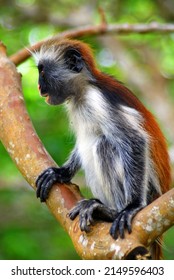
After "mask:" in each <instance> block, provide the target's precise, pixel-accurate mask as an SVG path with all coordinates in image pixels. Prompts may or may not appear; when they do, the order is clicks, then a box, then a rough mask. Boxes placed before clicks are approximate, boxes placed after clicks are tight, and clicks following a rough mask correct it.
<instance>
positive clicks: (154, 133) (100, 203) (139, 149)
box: [36, 39, 170, 239]
mask: <svg viewBox="0 0 174 280" xmlns="http://www.w3.org/2000/svg"><path fill="white" fill-rule="evenodd" d="M36 60H37V66H38V70H39V89H40V93H41V95H42V96H44V97H46V101H47V103H49V104H51V105H59V104H62V103H64V102H65V105H66V107H67V111H68V114H69V118H70V120H71V122H72V126H73V130H74V132H75V135H76V144H75V147H74V149H73V151H72V153H71V155H70V157H69V159H68V161H67V162H66V163H65V164H64V165H63V166H62V167H61V168H55V167H50V168H48V169H47V170H45V171H44V172H43V173H42V174H41V175H40V176H39V177H38V179H37V181H36V186H37V197H40V200H41V202H44V201H46V199H47V198H48V195H49V191H50V189H51V187H52V185H53V184H54V183H55V182H59V183H63V182H70V180H71V179H72V177H73V176H74V174H75V173H76V172H77V171H78V170H79V169H80V168H82V169H83V170H84V171H85V176H86V181H87V185H88V186H89V187H90V189H91V191H92V193H93V195H94V197H95V198H92V199H88V200H87V199H83V200H81V201H80V202H78V204H77V205H76V206H75V207H74V208H73V209H72V210H71V211H70V213H69V216H70V218H71V219H75V217H76V216H77V215H79V218H80V228H81V230H82V231H86V232H88V231H89V226H90V224H91V223H92V222H93V219H94V217H95V218H97V217H98V218H102V219H104V220H107V221H112V226H111V228H110V234H111V235H112V237H113V238H114V239H117V238H118V236H120V237H121V238H124V230H125V229H127V230H128V232H129V233H130V232H131V221H132V218H133V217H134V216H135V214H136V213H137V212H138V211H139V210H140V209H142V208H143V207H145V206H146V205H147V204H149V203H150V202H152V201H153V200H154V199H155V198H157V197H158V196H160V195H161V194H162V193H164V192H166V191H167V190H168V189H169V185H170V166H169V157H168V153H167V148H166V142H165V139H164V136H163V134H162V133H161V131H160V129H159V127H158V125H157V123H156V121H155V119H154V117H153V116H152V114H151V113H150V112H149V111H148V110H147V109H146V108H145V107H144V106H143V104H142V103H141V102H140V101H139V100H138V99H137V98H136V97H135V96H134V95H133V93H132V92H131V91H130V90H129V89H128V88H126V87H125V86H124V85H123V84H121V83H120V82H118V81H117V80H115V79H114V78H113V77H110V76H109V75H107V74H104V73H102V72H101V71H100V70H99V69H98V68H97V67H96V64H95V61H94V57H93V54H92V52H91V49H90V48H89V47H88V45H86V44H85V43H82V42H79V41H76V40H69V39H63V40H50V41H48V42H46V43H45V44H44V45H43V46H42V47H41V50H40V52H39V53H37V54H36Z"/></svg>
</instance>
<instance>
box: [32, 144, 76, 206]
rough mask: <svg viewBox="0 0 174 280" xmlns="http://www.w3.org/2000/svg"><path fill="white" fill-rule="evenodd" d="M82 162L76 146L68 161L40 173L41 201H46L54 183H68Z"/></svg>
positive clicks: (38, 183)
mask: <svg viewBox="0 0 174 280" xmlns="http://www.w3.org/2000/svg"><path fill="white" fill-rule="evenodd" d="M80 167H81V163H80V158H79V156H78V151H77V149H76V148H74V150H73V151H72V153H71V155H70V157H69V159H68V161H67V162H66V163H65V164H64V165H63V166H62V167H60V168H56V167H50V168H48V169H46V170H45V171H44V172H43V173H41V174H40V175H39V177H38V178H37V180H36V187H37V190H36V195H37V197H40V200H41V202H45V201H46V199H47V198H48V195H49V192H50V190H51V188H52V186H53V184H54V183H56V182H58V183H68V182H70V181H71V179H72V177H73V176H74V175H75V173H76V172H77V171H78V170H79V169H80Z"/></svg>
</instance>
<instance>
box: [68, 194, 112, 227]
mask: <svg viewBox="0 0 174 280" xmlns="http://www.w3.org/2000/svg"><path fill="white" fill-rule="evenodd" d="M77 215H79V220H80V229H81V231H85V232H89V231H90V225H93V224H94V221H95V220H96V219H97V220H99V219H100V220H104V221H107V222H112V221H114V219H115V216H116V211H115V210H114V209H111V208H109V207H106V206H105V205H104V204H103V203H102V202H101V201H100V200H98V199H95V198H92V199H83V200H81V201H79V202H78V203H77V205H76V206H75V207H74V208H73V209H72V210H71V211H70V213H69V217H70V219H71V220H74V219H75V218H76V217H77Z"/></svg>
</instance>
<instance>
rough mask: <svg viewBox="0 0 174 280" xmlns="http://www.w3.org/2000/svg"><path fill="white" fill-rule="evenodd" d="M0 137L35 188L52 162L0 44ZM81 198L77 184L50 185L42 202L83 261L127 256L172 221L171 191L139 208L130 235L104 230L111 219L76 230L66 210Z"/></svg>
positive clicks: (173, 198)
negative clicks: (116, 236)
mask: <svg viewBox="0 0 174 280" xmlns="http://www.w3.org/2000/svg"><path fill="white" fill-rule="evenodd" d="M0 139H1V141H2V143H3V144H4V146H5V148H6V149H7V151H8V153H9V154H10V156H11V158H12V159H13V161H14V162H15V164H16V165H17V167H18V169H19V170H20V171H21V173H22V174H23V176H24V178H25V179H26V180H27V181H28V183H29V184H30V185H31V186H32V187H33V188H34V189H35V181H36V178H37V177H38V175H39V174H40V173H41V172H42V171H43V170H45V169H46V168H48V167H50V166H56V164H55V162H54V161H53V160H52V159H51V157H50V156H49V155H48V153H47V152H46V150H45V148H44V147H43V145H42V143H41V141H40V139H39V138H38V136H37V134H36V132H35V130H34V128H33V126H32V123H31V121H30V118H29V115H28V113H27V111H26V108H25V104H24V99H23V95H22V90H21V75H20V74H19V73H17V72H16V68H15V65H14V64H13V63H12V62H11V61H10V60H9V59H8V58H7V57H6V52H5V47H4V46H3V45H0ZM81 198H82V197H81V195H80V192H79V191H78V187H77V186H75V185H73V184H69V185H66V184H55V186H54V187H53V188H52V190H51V192H50V196H49V199H48V200H47V202H46V204H47V206H48V207H49V209H50V211H51V212H52V213H53V215H54V216H55V217H56V219H57V220H58V221H59V222H60V223H61V225H62V226H63V227H64V228H65V230H66V231H67V233H68V234H69V235H70V237H71V239H72V241H73V243H74V246H75V248H76V250H77V252H78V253H79V255H80V256H81V257H82V258H83V259H125V258H129V257H130V255H131V252H132V251H133V250H134V249H135V248H136V249H137V251H138V248H142V247H143V248H147V247H149V246H150V245H151V244H152V243H153V242H154V240H155V239H156V238H157V237H158V236H160V235H161V234H162V233H163V232H164V231H165V230H167V229H168V228H169V227H171V226H172V225H173V224H174V189H173V190H171V191H170V192H168V193H166V194H164V195H163V196H162V197H160V198H159V199H158V200H156V201H154V202H153V203H152V204H150V205H148V206H147V207H146V208H145V209H143V210H142V211H141V212H139V213H138V214H137V215H136V217H135V218H134V220H133V232H132V234H128V233H126V234H125V239H124V240H122V239H118V240H116V241H115V240H113V239H112V237H111V236H110V234H109V228H110V226H111V224H110V223H105V222H97V223H96V225H95V226H92V227H91V231H90V233H88V234H86V233H84V232H81V230H80V228H79V220H78V218H76V219H75V220H74V221H71V220H70V219H69V217H68V215H67V214H68V211H69V210H70V208H71V207H73V206H74V205H75V204H76V202H77V201H78V200H80V199H81ZM145 250H146V249H145ZM146 251H147V250H146ZM147 252H148V251H147Z"/></svg>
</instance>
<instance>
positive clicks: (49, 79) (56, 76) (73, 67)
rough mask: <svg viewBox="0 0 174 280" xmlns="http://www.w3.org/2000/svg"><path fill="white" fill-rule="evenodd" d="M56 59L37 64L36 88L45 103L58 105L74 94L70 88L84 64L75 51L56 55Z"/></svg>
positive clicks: (42, 58) (70, 50)
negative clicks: (37, 77)
mask: <svg viewBox="0 0 174 280" xmlns="http://www.w3.org/2000/svg"><path fill="white" fill-rule="evenodd" d="M57 57H59V58H57V59H53V60H52V59H50V57H49V58H46V55H45V58H44V54H43V55H42V57H41V59H40V60H39V63H38V71H39V81H38V87H39V91H40V94H41V96H43V97H46V102H47V103H49V104H51V105H58V104H61V103H63V102H65V101H66V100H68V99H69V98H71V96H72V95H73V94H74V91H73V88H74V86H72V84H73V81H74V80H75V78H76V77H77V75H78V74H79V73H80V72H81V71H82V69H83V66H84V62H83V59H82V57H81V55H80V53H79V52H78V51H77V50H74V49H68V50H66V51H65V52H64V54H63V55H59V54H57Z"/></svg>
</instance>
